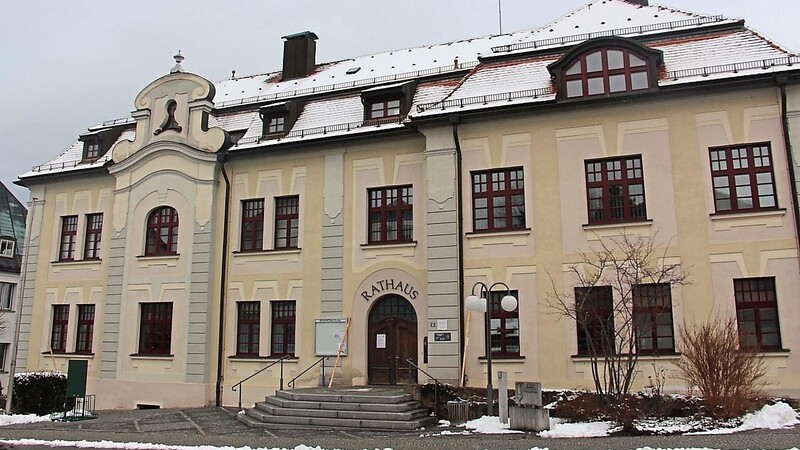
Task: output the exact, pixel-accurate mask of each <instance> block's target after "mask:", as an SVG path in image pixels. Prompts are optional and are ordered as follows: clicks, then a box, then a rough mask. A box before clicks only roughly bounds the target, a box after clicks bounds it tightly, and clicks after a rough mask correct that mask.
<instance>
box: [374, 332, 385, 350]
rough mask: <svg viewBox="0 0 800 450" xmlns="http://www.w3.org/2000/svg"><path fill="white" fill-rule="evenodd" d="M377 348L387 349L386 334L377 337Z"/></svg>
mask: <svg viewBox="0 0 800 450" xmlns="http://www.w3.org/2000/svg"><path fill="white" fill-rule="evenodd" d="M375 348H386V335H385V334H377V335H375Z"/></svg>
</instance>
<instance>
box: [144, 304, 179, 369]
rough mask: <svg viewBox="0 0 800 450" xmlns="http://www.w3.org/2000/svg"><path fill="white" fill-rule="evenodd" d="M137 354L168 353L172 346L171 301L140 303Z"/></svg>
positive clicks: (161, 354)
mask: <svg viewBox="0 0 800 450" xmlns="http://www.w3.org/2000/svg"><path fill="white" fill-rule="evenodd" d="M139 305H140V312H141V315H140V321H139V354H140V355H156V356H168V355H170V351H171V347H172V303H171V302H160V303H140V304H139Z"/></svg>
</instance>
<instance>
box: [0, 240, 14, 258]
mask: <svg viewBox="0 0 800 450" xmlns="http://www.w3.org/2000/svg"><path fill="white" fill-rule="evenodd" d="M0 257H3V258H13V257H14V241H12V240H10V239H0Z"/></svg>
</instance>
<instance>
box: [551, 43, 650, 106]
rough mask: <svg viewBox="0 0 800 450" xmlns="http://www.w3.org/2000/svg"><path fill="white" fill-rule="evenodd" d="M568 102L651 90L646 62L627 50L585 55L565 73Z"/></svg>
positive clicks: (601, 50)
mask: <svg viewBox="0 0 800 450" xmlns="http://www.w3.org/2000/svg"><path fill="white" fill-rule="evenodd" d="M564 80H565V81H566V87H567V98H572V97H585V96H591V95H601V94H613V93H616V92H628V91H638V90H642V89H647V88H649V87H650V81H649V74H648V68H647V61H646V60H645V59H644V58H642V57H640V56H638V55H637V54H635V53H633V52H631V51H630V50H627V49H600V50H596V51H593V52H591V53H588V54H585V55H582V56H581V57H580V58H578V59H577V60H576V61H575V62H574V63H572V65H571V66H569V67H567V69H566V71H565V72H564Z"/></svg>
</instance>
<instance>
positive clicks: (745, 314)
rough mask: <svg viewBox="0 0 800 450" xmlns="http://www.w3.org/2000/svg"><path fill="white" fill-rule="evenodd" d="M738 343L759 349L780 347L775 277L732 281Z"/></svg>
mask: <svg viewBox="0 0 800 450" xmlns="http://www.w3.org/2000/svg"><path fill="white" fill-rule="evenodd" d="M733 291H734V296H735V297H736V320H737V322H738V324H739V345H740V346H741V347H746V348H752V349H756V350H780V349H781V331H780V325H779V323H778V298H777V296H776V295H775V277H761V278H740V279H736V280H733Z"/></svg>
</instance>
